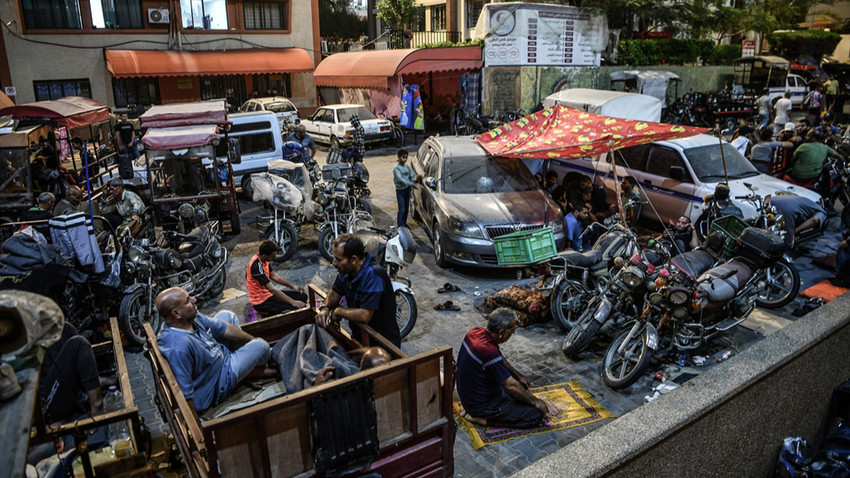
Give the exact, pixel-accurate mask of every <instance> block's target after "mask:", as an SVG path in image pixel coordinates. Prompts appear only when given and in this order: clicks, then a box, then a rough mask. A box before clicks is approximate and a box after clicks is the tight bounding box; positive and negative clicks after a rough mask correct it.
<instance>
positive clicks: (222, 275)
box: [206, 267, 227, 299]
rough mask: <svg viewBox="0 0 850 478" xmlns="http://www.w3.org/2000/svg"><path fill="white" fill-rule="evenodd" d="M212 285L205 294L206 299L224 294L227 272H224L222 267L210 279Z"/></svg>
mask: <svg viewBox="0 0 850 478" xmlns="http://www.w3.org/2000/svg"><path fill="white" fill-rule="evenodd" d="M212 281H213V284H212V285H211V286H210V289H209V290H208V291H207V293H206V298H207V299H209V298H212V297H217V296H219V295H221V293H222V292H224V285H225V284H226V283H227V272H226V271H225V270H224V267H222V268H221V270H219V271H218V274H216V275H215V277H213V279H212Z"/></svg>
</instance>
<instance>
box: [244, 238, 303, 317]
mask: <svg viewBox="0 0 850 478" xmlns="http://www.w3.org/2000/svg"><path fill="white" fill-rule="evenodd" d="M279 249H280V248H279V247H278V246H277V244H275V243H274V242H272V241H263V242H262V244H260V249H259V251H258V252H257V254H256V255H255V256H254V257H252V258H251V260H250V261H248V269H247V271H246V274H245V285H247V286H248V300H249V302H251V305H252V306H253V307H254V309H255V310H256V311H257V312H258V313H259V314H260V315H264V316H270V315H275V314H280V313H283V312H287V311H290V310H295V309H300V308H302V307H304V306H305V304H304V301H306V300H307V295H306V294H305V293H304V287H302V286H297V285H295V284H293V283H291V282H289V281H288V280H286V279H284V278H283V277H281V276H279V275H277V274H275V273H274V271H272V270H271V267H270V266H269V263H270V262H271V261H273V260H274V258H275V257H277V252H278V250H279ZM275 283H278V284H280V285H282V286H284V287H288V288H289V289H290V290H287V291H283V290H280V289H278V288H277V287H275V285H274V284H275Z"/></svg>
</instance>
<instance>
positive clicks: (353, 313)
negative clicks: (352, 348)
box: [316, 234, 401, 347]
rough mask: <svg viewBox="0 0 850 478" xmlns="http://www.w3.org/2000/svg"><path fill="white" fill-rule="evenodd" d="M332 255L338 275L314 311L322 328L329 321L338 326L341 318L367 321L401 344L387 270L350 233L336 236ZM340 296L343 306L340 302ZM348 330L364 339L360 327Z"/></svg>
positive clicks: (359, 339)
mask: <svg viewBox="0 0 850 478" xmlns="http://www.w3.org/2000/svg"><path fill="white" fill-rule="evenodd" d="M333 255H334V260H333V266H334V267H335V268H336V270H337V272H339V275H337V277H336V281H334V284H333V288H332V289H331V291H330V292H329V293H328V296H327V298H326V300H325V305H324V306H322V308H321V309H319V313H318V314H317V315H316V323H317V324H319V325H320V326H322V327H325V328H327V327H328V326H330V325H331V324H334V325H336V326H338V325H339V321H340V320H341V319H348V321H349V322H358V323H361V324H369V326H370V327H372V328H373V329H375V331H376V332H378V333H379V334H381V335H382V336H384V338H386V339H387V340H389V341H390V342H392V343H393V344H394V345H395V346H396V347H401V334H399V331H398V322H397V321H396V301H395V293H394V292H393V286H392V283H391V282H390V278H389V276H388V275H387V272H386V271H385V270H384V268H383V267H381V266H380V265H379V264H378V263H377V262H375V259H373V258H372V255H371V254H368V253H367V252H366V248H365V247H364V246H363V241H361V240H360V238H359V237H357V236H355V235H353V234H342V235H340V236H339V237H337V238H336V240H335V241H334V243H333ZM342 297H345V303H346V306H345V307H340V306H339V302H340V299H341V298H342ZM351 331H352V336H353V337H354V339H355V340H357V341H358V342H362V341H363V336H362V334H361V331H360V328H358V327H351Z"/></svg>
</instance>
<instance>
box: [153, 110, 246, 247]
mask: <svg viewBox="0 0 850 478" xmlns="http://www.w3.org/2000/svg"><path fill="white" fill-rule="evenodd" d="M139 119H140V120H141V125H142V130H143V131H144V135H143V136H142V144H143V145H144V147H145V159H144V164H145V170H146V182H147V185H148V188H149V193H150V197H151V201H152V203H153V204H154V205H156V206H159V207H155V208H154V213H155V217H156V220H157V222H158V224H159V225H162V222H163V212H164V209H163V208H168V207H169V205H173V204H174V203H182V202H198V201H206V202H208V203H209V205H210V212H211V216H213V215H214V216H216V217H218V219H219V221H221V223H222V224H226V223H229V224H230V232H231V233H233V234H239V232H240V230H241V227H240V221H239V203H238V202H237V200H236V187H235V185H234V183H233V167H232V164H234V163H235V164H238V163H239V162H240V161H241V150H240V148H239V142H238V141H235V140H233V139H228V137H227V130H228V127H229V125H230V122H229V120H228V117H227V109H226V107H225V103H224V101H214V102H199V103H181V104H174V105H163V106H154V107H152V108H150V109H149V110H148V111H146V112H145V113H144V114H143V115H142V116H141V117H140V118H139ZM222 136H223V137H222ZM220 144H225V145H227V154H226V155H225V156H223V157H221V156H217V155H216V149H217V147H218V146H219V145H220Z"/></svg>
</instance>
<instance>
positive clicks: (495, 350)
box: [455, 307, 549, 428]
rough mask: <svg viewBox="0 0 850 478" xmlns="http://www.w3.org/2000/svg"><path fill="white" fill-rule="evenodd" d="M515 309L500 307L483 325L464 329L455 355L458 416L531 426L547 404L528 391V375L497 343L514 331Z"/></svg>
mask: <svg viewBox="0 0 850 478" xmlns="http://www.w3.org/2000/svg"><path fill="white" fill-rule="evenodd" d="M516 326H517V317H516V313H515V312H514V311H513V310H511V309H508V308H506V307H500V308H498V309H496V310H494V311H493V312H491V313H490V315H489V316H488V317H487V328H484V327H474V328H473V329H472V330H470V331H469V332H467V334H466V337H464V339H463V344H462V345H461V346H460V352H458V356H457V375H456V380H455V381H456V384H457V394H458V396H459V397H460V403H461V405H463V411H462V412H461V416H462V417H463V418H464V419H466V420H468V421H470V422H472V423H477V424H479V425H484V426H494V427H511V428H534V427H537V426H540V425H541V424H542V423H543V418H544V417H545V416H546V415H548V413H549V408H548V406H547V405H546V402H544V401H543V400H541V399H539V398H537V397H535V396H534V395H532V394H531V392H530V391H529V388H531V382H530V381H529V380H528V377H526V376H525V375H522V374H521V373H519V372H517V371H516V370H515V369H514V368H513V367H511V366H510V364H508V361H507V360H506V359H505V358H504V356H502V351H501V350H500V349H499V344H503V343H505V342H507V341H508V339H510V338H511V336H512V335H513V334H514V332H515V331H516Z"/></svg>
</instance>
